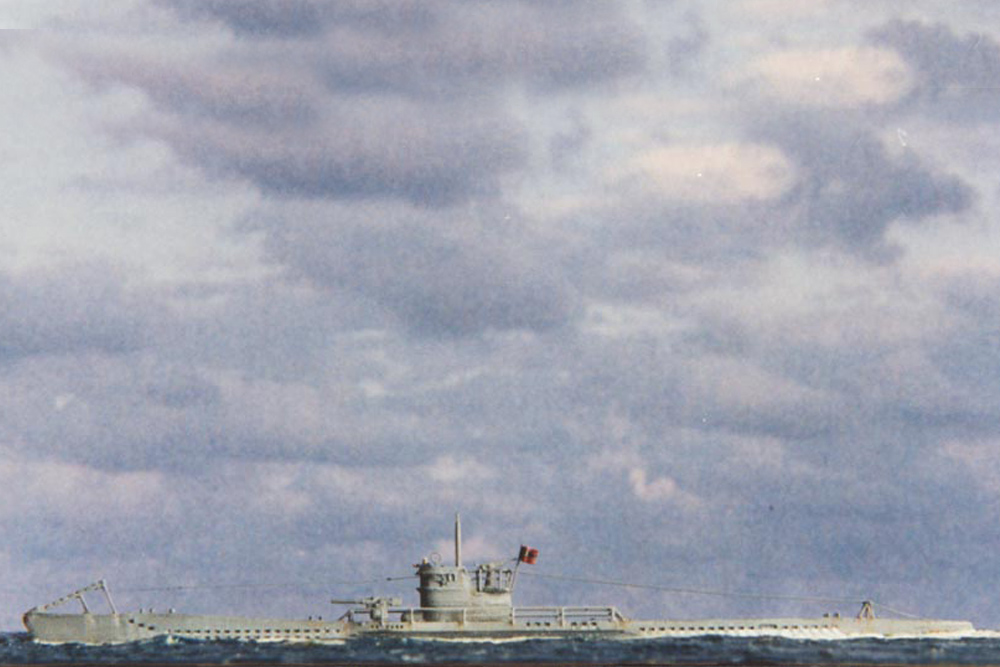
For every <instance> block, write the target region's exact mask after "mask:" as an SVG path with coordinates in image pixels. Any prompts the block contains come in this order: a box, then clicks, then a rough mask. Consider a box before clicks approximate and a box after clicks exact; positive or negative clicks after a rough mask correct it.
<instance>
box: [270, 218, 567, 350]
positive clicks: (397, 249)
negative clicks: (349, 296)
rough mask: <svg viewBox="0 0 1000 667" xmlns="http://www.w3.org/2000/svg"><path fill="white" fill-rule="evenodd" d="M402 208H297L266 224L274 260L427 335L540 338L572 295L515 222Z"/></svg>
mask: <svg viewBox="0 0 1000 667" xmlns="http://www.w3.org/2000/svg"><path fill="white" fill-rule="evenodd" d="M491 217H493V216H485V215H482V214H477V213H467V212H465V211H459V210H452V211H447V212H445V211H441V212H426V211H422V210H420V209H413V208H407V207H372V208H368V209H367V210H365V209H362V210H343V209H338V208H331V209H322V208H319V209H313V210H311V211H310V210H305V209H300V210H299V211H298V213H297V214H294V215H291V216H289V217H284V216H283V217H282V218H281V219H280V220H276V221H274V222H267V221H265V222H264V223H263V224H264V226H265V229H266V230H268V238H269V241H268V248H269V251H270V254H271V256H272V257H274V258H275V259H277V260H278V261H280V262H282V264H284V265H285V266H287V267H289V268H290V269H292V270H293V271H294V272H295V273H297V274H300V275H302V276H305V277H306V278H308V279H309V280H310V281H312V282H313V283H315V284H316V285H319V286H323V287H327V288H337V289H348V290H352V291H355V292H357V293H359V294H362V295H364V296H365V297H367V298H369V299H371V300H372V301H374V302H375V303H377V304H379V306H381V307H382V308H385V309H387V310H388V311H389V312H391V313H393V314H394V315H395V316H396V317H398V318H399V320H400V321H401V323H402V324H403V325H404V326H405V327H406V328H407V329H409V330H411V331H414V332H417V333H422V334H425V335H429V334H433V335H448V336H453V335H458V336H464V335H472V334H477V333H480V332H483V331H487V330H491V329H493V330H509V329H526V330H537V331H544V330H547V329H551V328H553V327H559V326H561V325H563V324H565V323H566V322H567V321H569V320H570V318H572V317H573V314H574V297H573V291H572V289H571V288H570V287H569V285H568V283H567V282H566V281H565V280H564V278H563V275H562V273H561V272H560V270H559V266H558V261H557V258H555V257H548V258H547V257H546V253H545V251H544V246H543V245H542V239H534V238H532V234H531V231H530V230H529V229H528V228H527V227H526V226H524V225H523V224H521V223H518V222H516V221H511V220H508V219H506V218H504V219H499V218H498V217H497V218H494V219H492V220H491V219H490V218H491Z"/></svg>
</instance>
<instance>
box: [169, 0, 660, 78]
mask: <svg viewBox="0 0 1000 667" xmlns="http://www.w3.org/2000/svg"><path fill="white" fill-rule="evenodd" d="M164 4H165V5H166V6H169V7H172V8H174V9H176V10H177V11H178V12H180V13H181V15H183V16H187V17H190V18H198V17H212V18H215V19H217V20H220V21H223V22H224V23H225V24H226V25H228V26H229V27H230V28H231V29H232V30H234V31H235V32H236V33H237V34H239V35H243V36H247V37H268V38H269V37H291V38H294V39H296V40H301V39H305V38H310V39H313V38H321V39H316V42H317V44H316V46H317V48H316V49H315V50H314V51H313V52H312V56H313V57H314V61H313V62H314V63H315V65H316V66H317V67H318V69H319V71H322V72H324V74H325V77H326V79H327V81H328V83H329V85H330V86H331V88H333V89H336V90H340V91H344V90H354V91H366V92H373V91H378V92H387V91H391V92H405V93H415V94H421V95H423V94H434V95H440V94H449V95H458V96H463V95H468V94H469V90H470V89H472V90H474V91H477V93H482V91H483V87H484V86H491V87H492V86H496V85H498V84H503V83H504V82H510V83H515V84H516V83H525V84H527V85H529V86H530V87H533V88H535V89H539V90H546V89H548V88H550V87H576V86H581V85H588V84H592V83H595V82H601V81H607V80H613V79H616V78H619V77H622V76H626V75H629V74H633V73H636V72H638V71H640V70H641V69H642V67H643V65H644V63H645V53H644V44H643V42H644V36H643V34H642V32H641V31H640V30H639V29H638V28H637V27H636V26H634V25H633V24H632V23H631V22H630V21H628V20H627V19H626V18H625V17H624V16H623V14H622V13H621V12H620V11H619V10H618V9H617V8H615V7H613V6H609V5H605V4H602V3H595V2H583V3H545V4H541V5H539V4H533V3H524V2H519V1H516V0H514V1H499V2H486V3H478V4H477V5H475V6H474V7H472V6H469V5H464V4H462V3H455V2H427V3H414V2H384V1H378V2H343V3H340V2H338V3H321V2H308V1H296V2H292V3H289V2H283V1H281V0H262V1H256V2H243V1H240V0H238V1H236V2H227V1H221V2H215V1H210V2H176V1H174V2H166V3H164Z"/></svg>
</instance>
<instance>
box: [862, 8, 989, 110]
mask: <svg viewBox="0 0 1000 667" xmlns="http://www.w3.org/2000/svg"><path fill="white" fill-rule="evenodd" d="M868 38H869V40H870V41H871V42H873V43H875V44H879V45H885V46H889V47H892V48H894V49H896V50H897V51H898V52H899V53H900V55H902V56H903V58H904V59H905V60H906V61H907V62H908V63H909V64H910V66H911V67H912V68H913V69H914V71H915V73H916V77H917V81H916V85H915V86H914V88H913V90H912V91H911V92H910V93H909V95H907V96H906V98H904V100H902V101H901V102H900V104H901V105H903V106H913V107H916V108H919V109H923V110H925V111H927V112H929V113H933V114H940V115H944V116H945V117H947V118H952V119H955V120H963V119H965V120H973V121H975V120H996V119H997V118H998V115H1000V43H998V42H997V40H996V39H995V38H993V37H992V36H991V35H990V34H988V33H985V32H982V33H968V34H966V35H958V34H956V33H955V31H954V30H952V28H951V27H949V26H948V25H946V24H944V23H924V22H921V21H902V20H894V21H890V22H888V23H886V24H884V25H882V26H880V27H878V28H876V29H874V30H872V31H871V32H870V33H869V36H868Z"/></svg>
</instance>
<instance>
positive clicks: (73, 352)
mask: <svg viewBox="0 0 1000 667" xmlns="http://www.w3.org/2000/svg"><path fill="white" fill-rule="evenodd" d="M0 26H2V27H4V28H8V29H7V30H4V31H3V33H0V113H2V118H3V119H4V125H5V127H4V129H5V131H4V132H3V133H2V134H0V158H2V159H0V178H2V182H3V184H4V185H3V190H2V192H3V194H2V197H0V239H2V243H0V534H2V535H3V540H2V541H0V571H2V572H4V573H5V576H4V580H5V581H4V585H3V588H4V591H3V598H2V605H0V610H2V613H0V627H2V628H8V629H16V628H17V627H18V626H19V617H20V613H21V612H22V611H23V610H24V609H26V608H28V607H30V606H32V605H34V604H37V603H41V602H45V601H47V600H49V599H52V598H55V597H58V596H59V595H61V594H63V593H65V592H68V590H71V589H73V588H76V587H79V586H82V585H84V584H87V583H89V582H90V581H92V580H94V579H96V578H98V577H102V576H103V577H106V578H107V579H109V581H110V582H111V585H112V587H113V589H114V590H118V591H119V598H120V601H121V603H122V604H123V605H125V606H132V607H137V606H159V607H167V606H175V607H178V608H181V609H185V610H189V611H201V612H225V611H235V612H239V613H247V614H268V615H271V614H279V613H280V614H301V615H306V614H329V615H331V616H332V615H333V611H332V610H330V609H329V608H328V607H327V605H326V603H325V602H324V601H325V600H326V599H328V598H329V595H330V594H331V593H332V594H336V595H338V596H343V595H354V594H360V593H362V592H366V591H372V592H385V593H394V594H401V595H403V596H404V597H405V598H406V599H408V600H413V599H414V597H415V594H414V593H413V592H412V590H411V589H412V588H413V585H412V583H413V582H403V583H400V584H386V583H383V584H376V585H351V584H350V583H343V582H358V581H362V580H367V579H372V578H378V577H384V576H394V575H403V574H407V573H408V572H409V565H410V564H411V563H414V562H417V561H418V560H419V559H420V557H421V556H423V555H425V554H427V553H428V552H430V551H434V550H437V551H442V552H444V551H445V550H446V549H447V540H448V536H449V533H450V521H451V517H452V514H453V512H455V511H461V512H462V513H463V516H464V518H465V534H466V538H467V544H466V548H465V553H466V556H467V557H468V559H469V560H470V561H472V560H482V559H490V558H499V557H506V556H513V555H514V554H515V553H516V549H517V546H518V545H519V544H520V543H522V542H524V543H528V544H531V545H532V546H535V547H537V548H539V549H540V550H541V559H540V561H539V564H538V565H537V566H535V569H534V570H533V571H534V572H537V573H548V574H558V575H564V576H578V577H597V578H602V579H617V580H623V581H633V582H645V583H654V584H661V585H667V586H670V585H675V586H683V587H687V588H692V587H696V588H705V589H711V590H728V591H741V592H762V593H773V594H785V595H788V594H815V595H822V596H835V597H858V598H859V599H860V598H861V597H871V598H873V599H875V600H878V601H882V602H884V603H887V604H889V605H891V606H894V607H898V608H901V609H904V610H909V611H913V612H916V613H921V614H925V615H931V616H946V617H959V618H969V619H971V620H973V621H975V622H976V623H977V624H980V625H985V626H992V627H995V626H998V625H1000V603H998V602H997V600H998V596H997V595H996V590H995V588H994V586H993V585H992V582H994V581H995V579H996V576H995V574H996V554H997V552H998V550H1000V516H998V515H1000V451H998V450H1000V221H998V220H997V219H996V214H995V211H996V210H997V208H998V201H997V200H998V194H1000V132H998V131H997V130H998V127H1000V30H997V29H994V28H991V26H1000V6H998V5H997V4H996V3H995V2H992V0H991V1H990V2H986V1H981V2H980V1H978V0H962V1H960V2H950V3H942V2H939V1H938V0H934V1H929V0H926V1H924V0H917V1H913V0H910V1H907V2H902V1H900V2H895V1H876V2H873V1H870V0H864V1H862V0H813V1H812V2H802V1H801V0H725V1H723V0H705V1H702V2H693V1H686V0H674V1H666V0H665V1H661V2H648V3H644V2H622V3H607V2H546V3H530V2H516V1H514V0H510V1H506V2H500V1H496V2H477V3H458V2H452V3H449V2H433V1H431V2H424V1H420V2H416V1H413V2H408V1H392V2H390V1H386V2H381V1H378V0H371V1H366V2H360V1H359V2H351V1H345V2H337V3H323V2H314V1H312V0H284V1H282V2H277V1H267V0H257V1H253V2H251V1H244V0H115V1H114V2H111V1H105V2H91V1H88V2H68V1H51V2H46V3H37V2H34V1H33V0H5V1H3V2H0ZM245 583H256V584H260V583H301V584H302V585H301V586H300V587H292V588H278V589H274V590H267V591H264V592H262V591H261V590H250V589H247V590H243V589H229V588H226V589H222V590H213V591H204V590H192V591H187V592H140V591H133V590H130V589H135V588H142V587H149V586H170V585H186V586H201V585H206V584H219V585H221V584H224V585H229V584H245ZM519 587H520V590H519V593H518V595H519V599H520V601H521V602H522V603H526V604H538V603H557V602H558V603H567V604H573V603H616V604H618V605H619V606H621V607H622V608H623V609H624V610H625V611H626V613H631V614H633V615H651V616H657V615H664V616H666V615H682V614H757V613H800V612H801V613H819V612H823V611H828V610H830V611H832V609H828V608H827V607H823V606H820V607H816V606H810V605H807V604H802V603H791V602H787V601H776V600H770V601H757V600H751V599H722V598H715V597H690V596H676V595H666V594H660V593H656V592H650V591H646V592H641V591H637V590H634V589H629V590H616V589H612V588H607V587H593V588H591V587H587V586H584V585H581V584H573V583H567V582H561V583H560V582H554V581H552V580H543V579H540V578H531V579H529V578H523V579H522V580H521V583H520V585H519ZM839 611H842V612H843V613H848V612H853V611H854V609H853V608H850V606H849V605H847V606H845V607H844V608H842V609H839Z"/></svg>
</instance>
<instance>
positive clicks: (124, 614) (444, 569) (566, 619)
mask: <svg viewBox="0 0 1000 667" xmlns="http://www.w3.org/2000/svg"><path fill="white" fill-rule="evenodd" d="M454 544H455V560H454V564H451V565H449V564H445V563H443V562H442V559H441V557H440V556H439V555H437V554H432V555H431V556H428V557H425V558H423V559H422V560H421V561H420V562H419V563H417V564H416V565H415V566H414V567H415V570H416V571H415V575H416V577H417V579H418V581H419V585H418V588H417V592H418V593H419V600H418V604H416V605H414V606H407V605H404V604H403V601H402V600H401V599H400V598H396V597H383V596H370V597H365V598H361V599H357V600H340V599H335V600H331V602H332V603H334V604H337V605H345V606H346V607H347V609H346V611H345V612H344V613H343V615H342V616H340V617H339V618H337V619H336V620H322V619H320V618H307V619H290V618H266V617H262V618H253V617H243V616H229V615H204V614H185V613H177V612H175V611H174V610H169V611H166V612H154V611H153V610H152V609H149V610H142V609H140V610H138V611H119V610H118V608H117V607H116V606H115V603H114V600H113V599H112V597H111V593H110V590H109V587H108V585H107V582H106V581H104V580H103V579H102V580H98V581H96V582H94V583H92V584H90V585H89V586H84V587H83V588H80V589H78V590H76V591H73V592H72V593H69V594H68V595H64V596H62V597H60V598H59V599H57V600H53V601H52V602H49V603H47V604H43V605H39V606H37V607H33V608H32V609H29V610H28V611H26V612H25V613H24V615H23V621H24V626H25V628H26V629H27V631H28V634H29V637H30V638H31V639H32V640H34V641H36V642H40V643H50V644H61V643H81V644H114V643H124V642H133V641H141V640H148V639H153V638H157V637H174V638H189V639H201V640H243V641H256V642H273V641H284V642H317V643H321V642H332V643H337V642H344V641H350V640H351V639H353V638H358V637H370V636H383V637H407V638H422V639H432V640H433V639H439V640H465V641H470V640H471V641H506V640H518V639H536V638H537V639H543V638H544V639H560V638H571V637H581V638H596V639H621V640H628V639H641V638H658V637H689V636H699V635H723V636H768V635H775V636H783V637H790V638H802V639H849V638H857V637H880V638H902V637H906V638H911V637H927V636H930V637H941V638H945V637H962V636H969V635H971V634H974V633H975V632H976V629H975V627H974V626H973V625H972V623H970V622H968V621H956V620H939V619H924V618H883V617H880V616H877V615H876V614H875V612H874V605H873V604H872V603H871V602H869V601H859V602H860V603H861V608H860V611H859V612H858V613H857V614H856V615H853V616H843V617H842V616H841V615H840V614H824V615H823V616H821V617H774V618H708V619H665V620H655V619H654V620H638V619H632V618H630V617H628V616H626V615H624V614H623V613H622V612H621V611H619V610H618V608H617V607H615V606H612V605H598V606H533V607H518V606H515V605H514V603H513V591H514V585H515V583H516V580H517V574H518V568H519V567H520V566H521V565H522V564H529V565H530V564H533V563H534V562H535V560H536V559H537V558H538V551H537V550H536V549H532V548H530V547H527V546H522V547H521V548H520V551H519V553H518V556H517V557H516V558H513V559H509V560H506V561H496V562H489V563H483V564H478V565H475V566H472V567H466V566H465V565H463V563H462V534H461V520H460V517H459V516H458V515H456V516H455V539H454ZM88 593H90V594H99V595H101V596H102V597H103V598H104V604H105V605H106V606H107V607H108V610H107V611H106V612H97V613H95V612H94V611H93V610H92V609H91V608H90V605H88V604H87V599H86V597H85V594H88ZM74 601H75V602H77V603H79V604H80V605H81V609H80V611H77V612H64V611H60V608H61V607H63V606H64V605H66V604H68V603H73V602H74Z"/></svg>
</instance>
